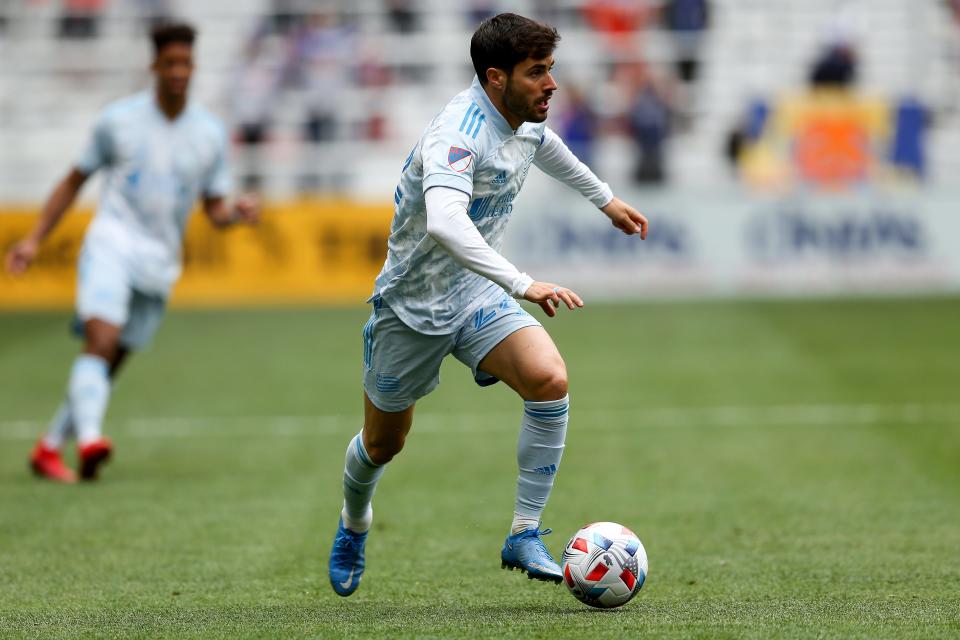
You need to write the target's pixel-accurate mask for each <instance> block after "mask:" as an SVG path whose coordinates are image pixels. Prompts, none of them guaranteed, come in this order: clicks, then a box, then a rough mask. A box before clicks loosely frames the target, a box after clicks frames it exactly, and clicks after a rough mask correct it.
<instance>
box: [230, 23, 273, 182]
mask: <svg viewBox="0 0 960 640" xmlns="http://www.w3.org/2000/svg"><path fill="white" fill-rule="evenodd" d="M285 67H286V51H285V42H284V41H283V39H281V38H279V37H278V36H266V37H263V36H259V35H257V36H255V37H254V39H253V40H252V41H251V42H250V43H249V44H248V46H247V48H246V51H245V53H244V59H243V61H242V62H241V64H240V66H239V68H238V69H237V72H236V76H235V78H234V82H233V87H232V91H231V93H232V96H231V100H230V102H231V104H232V105H233V110H234V113H233V121H234V123H235V124H236V127H237V142H238V143H239V144H240V145H241V147H243V149H244V151H243V156H244V157H243V162H241V163H240V164H241V166H242V168H241V173H242V175H243V178H242V182H243V185H244V188H245V189H250V190H257V189H259V188H260V186H261V181H262V176H261V169H260V166H261V164H260V160H261V158H260V156H261V145H262V144H263V143H264V142H266V140H267V138H268V136H269V133H270V125H271V120H272V116H273V109H274V106H275V103H276V97H277V93H278V91H279V90H280V88H281V86H282V84H283V82H282V79H283V76H284V71H285Z"/></svg>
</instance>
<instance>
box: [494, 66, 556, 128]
mask: <svg viewBox="0 0 960 640" xmlns="http://www.w3.org/2000/svg"><path fill="white" fill-rule="evenodd" d="M551 69H553V56H549V57H546V58H542V59H539V60H535V59H533V58H527V59H526V60H524V61H523V62H521V63H520V64H518V65H517V66H515V67H514V68H513V73H511V74H510V75H509V76H508V77H507V82H506V86H505V88H504V92H503V102H504V104H505V105H506V107H507V110H508V111H510V113H511V114H512V115H514V116H516V117H517V118H520V119H521V120H523V121H524V122H543V121H544V120H546V119H547V111H548V110H549V108H550V106H549V104H547V103H548V102H549V101H550V98H551V97H552V96H553V92H554V91H556V90H557V83H556V81H555V80H554V79H553V75H552V74H551V73H550V71H551Z"/></svg>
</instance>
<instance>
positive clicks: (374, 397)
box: [329, 13, 647, 596]
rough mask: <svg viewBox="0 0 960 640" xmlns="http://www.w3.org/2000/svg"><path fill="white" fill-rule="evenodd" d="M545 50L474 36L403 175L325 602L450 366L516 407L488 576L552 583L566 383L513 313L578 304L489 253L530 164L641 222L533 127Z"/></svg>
mask: <svg viewBox="0 0 960 640" xmlns="http://www.w3.org/2000/svg"><path fill="white" fill-rule="evenodd" d="M559 38H560V36H559V34H558V33H557V31H556V30H555V29H553V28H552V27H549V26H547V25H544V24H540V23H538V22H535V21H533V20H530V19H527V18H524V17H522V16H518V15H515V14H511V13H504V14H501V15H498V16H495V17H493V18H491V19H489V20H487V21H485V22H483V23H482V24H481V25H480V27H479V28H478V29H477V31H476V32H475V33H474V34H473V38H472V39H471V42H470V56H471V58H472V59H473V66H474V69H475V70H476V73H477V76H476V78H475V79H474V81H473V84H472V86H471V87H470V88H469V89H467V90H465V91H463V92H462V93H460V94H458V95H457V96H456V97H454V98H453V100H452V101H451V102H450V103H449V104H448V105H447V106H446V107H444V109H443V110H442V111H441V112H440V113H439V115H437V116H436V117H435V118H434V119H433V121H432V122H431V123H430V124H429V125H428V126H427V128H426V130H425V132H424V133H423V135H422V137H421V138H420V140H419V141H418V142H417V144H416V146H415V147H414V148H413V150H412V151H411V152H410V155H409V156H408V157H407V159H406V161H405V163H404V165H403V169H402V172H401V177H400V183H399V186H398V187H397V189H396V191H395V192H394V202H395V212H394V217H393V224H392V228H391V234H390V237H389V240H388V252H387V259H386V262H385V263H384V266H383V270H382V271H381V272H380V275H379V276H378V277H377V280H376V283H375V286H374V294H373V296H372V297H371V298H370V300H369V302H371V303H372V306H373V310H372V313H371V316H370V319H369V321H368V322H367V324H366V325H365V326H364V329H363V346H364V348H363V372H364V373H363V387H364V392H365V395H364V424H363V430H362V431H361V432H360V433H359V434H357V435H356V436H355V437H354V438H353V439H352V440H351V441H350V443H349V444H348V445H347V451H346V460H345V467H344V474H343V495H344V503H343V509H342V511H341V514H340V521H339V524H338V527H337V533H336V536H335V538H334V542H333V548H332V550H331V552H330V563H329V573H330V583H331V586H332V587H333V589H334V591H336V593H338V594H339V595H341V596H349V595H350V594H352V593H353V592H354V591H355V590H356V589H357V587H358V586H359V584H360V579H361V577H362V575H363V571H364V567H365V554H364V545H365V543H366V538H367V535H368V532H369V529H370V525H371V522H372V519H373V509H372V507H371V500H372V497H373V493H374V490H375V488H376V485H377V482H378V481H379V480H380V477H381V476H382V474H383V471H384V468H385V465H386V464H387V463H388V462H390V460H392V459H393V457H394V456H396V455H397V454H398V453H399V452H400V451H401V449H403V444H404V440H405V438H406V436H407V434H408V433H409V431H410V427H411V425H412V422H413V410H414V403H415V402H416V401H417V400H418V399H419V398H422V397H423V396H425V395H427V394H428V393H430V392H431V391H432V390H433V389H434V388H435V387H436V386H437V384H438V383H439V370H440V363H441V361H442V360H443V359H444V357H446V356H447V355H448V354H451V353H452V354H453V355H454V356H455V357H456V358H457V359H458V360H460V361H461V362H462V363H464V364H465V365H467V366H468V367H470V369H471V371H472V373H473V376H474V379H475V380H476V382H477V384H479V385H480V386H487V385H490V384H493V383H495V382H497V381H498V380H502V381H503V382H505V383H506V384H507V385H508V386H510V388H512V389H513V390H514V391H516V392H517V394H518V395H519V396H520V397H521V398H522V399H523V413H522V416H521V424H520V437H519V443H518V447H517V461H518V465H519V468H520V473H519V478H518V480H517V494H516V502H515V506H514V514H513V522H512V525H511V529H510V533H509V535H507V538H506V540H505V542H504V545H503V549H502V551H501V554H500V560H501V566H503V567H508V568H511V569H513V568H517V569H520V570H522V571H525V572H526V573H527V575H528V576H529V577H530V578H536V579H539V580H545V581H553V582H560V580H561V573H560V567H559V566H558V565H557V563H556V561H554V559H553V557H551V555H550V553H549V552H548V551H547V549H546V547H545V546H544V545H543V541H542V539H541V536H542V535H543V534H545V533H548V532H549V529H543V530H541V528H540V520H541V514H542V513H543V510H544V507H545V506H546V503H547V498H548V497H549V495H550V490H551V488H552V486H553V481H554V477H555V476H556V473H557V470H558V468H559V466H560V457H561V454H562V453H563V447H564V439H565V436H566V431H567V414H568V409H569V399H568V396H567V371H566V366H565V365H564V362H563V359H562V358H561V357H560V353H559V352H558V351H557V347H556V346H555V345H554V343H553V341H552V340H551V339H550V336H549V335H548V334H547V332H546V331H545V330H544V329H543V327H542V326H541V325H540V323H539V322H538V321H537V320H535V319H534V318H533V317H532V316H531V315H530V314H528V313H527V312H526V311H524V310H523V309H522V308H521V307H520V305H519V304H518V303H517V301H516V300H515V299H516V298H523V299H524V300H528V301H530V302H534V303H537V304H539V305H540V307H541V308H542V309H543V311H544V312H545V313H546V314H547V315H548V316H550V317H552V316H554V315H555V314H556V309H557V308H559V306H560V305H561V304H564V305H566V306H567V307H568V308H569V309H571V310H572V309H576V308H577V307H582V306H583V301H582V300H581V299H580V297H579V296H578V295H577V294H576V293H574V292H573V291H571V290H570V289H568V288H567V287H564V286H561V285H558V284H554V283H549V282H539V281H535V280H534V279H533V278H531V277H530V276H528V275H527V274H525V273H521V272H519V271H518V270H517V268H516V267H514V266H513V265H512V264H511V263H510V262H509V261H508V260H506V259H505V258H504V257H503V256H501V255H500V254H499V253H498V250H499V248H500V246H501V244H502V239H503V234H504V231H505V228H506V224H507V221H508V220H509V218H510V215H511V214H512V211H513V200H514V198H515V197H516V195H517V192H518V191H519V190H520V187H521V186H522V184H523V181H524V179H525V178H526V175H527V171H528V170H529V168H530V165H531V164H535V165H536V166H537V167H538V168H539V169H541V170H542V171H545V172H546V173H547V174H549V175H550V176H552V177H554V178H556V179H557V180H559V181H561V182H563V183H565V184H567V185H569V186H571V187H573V188H574V189H576V190H577V191H579V192H580V193H581V194H582V195H583V196H584V197H585V198H587V199H588V200H589V201H590V202H592V203H593V204H594V205H596V206H597V207H598V208H599V209H600V210H601V211H602V212H603V213H604V214H606V216H607V217H608V218H609V219H610V221H611V222H612V223H613V225H614V226H615V227H617V228H618V229H620V230H621V231H623V232H624V233H626V234H628V235H630V234H640V237H641V238H645V237H646V233H647V220H646V218H645V217H644V216H642V215H641V214H640V213H638V212H637V211H636V210H634V209H633V208H632V207H630V206H629V205H627V204H626V203H624V202H622V201H621V200H619V199H617V198H615V197H613V194H612V193H611V191H610V188H609V187H608V186H607V185H606V184H605V183H603V182H601V181H600V180H599V179H598V178H597V177H596V176H595V175H594V174H593V173H592V172H591V171H590V169H588V168H587V167H586V166H585V165H584V164H583V163H581V162H580V161H579V160H577V158H576V157H575V156H574V155H573V154H572V153H571V152H570V151H569V149H567V147H566V145H564V143H563V142H562V141H561V140H560V138H559V137H558V136H557V135H556V134H555V133H554V132H553V131H551V130H550V129H549V128H547V127H546V126H545V125H544V124H543V123H544V121H545V120H546V119H547V113H548V111H549V101H550V98H551V96H552V95H553V92H554V91H556V90H557V84H556V82H555V81H554V79H553V76H552V75H551V69H552V67H553V51H554V49H555V48H556V45H557V42H558V41H559Z"/></svg>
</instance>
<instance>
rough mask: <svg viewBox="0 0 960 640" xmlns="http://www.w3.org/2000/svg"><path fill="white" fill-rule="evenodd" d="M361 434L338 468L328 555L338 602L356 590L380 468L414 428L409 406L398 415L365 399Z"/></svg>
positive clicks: (364, 558)
mask: <svg viewBox="0 0 960 640" xmlns="http://www.w3.org/2000/svg"><path fill="white" fill-rule="evenodd" d="M363 401H364V422H363V431H361V432H360V433H358V434H357V435H355V436H354V437H353V439H352V440H350V443H349V444H348V445H347V452H346V456H345V460H344V467H343V509H342V510H341V512H340V522H339V524H338V526H337V534H336V536H335V537H334V540H333V547H332V549H331V550H330V567H329V574H330V585H331V586H332V587H333V590H334V591H335V592H336V593H337V594H338V595H341V596H349V595H350V594H352V593H353V592H354V591H356V590H357V587H359V586H360V579H361V578H362V577H363V571H364V569H365V567H366V556H365V553H364V545H365V544H366V541H367V534H368V532H369V531H370V525H371V523H372V522H373V506H372V501H373V494H374V492H375V491H376V488H377V482H379V480H380V477H381V476H382V475H383V471H384V469H385V466H384V465H386V464H387V463H388V462H389V461H390V460H392V459H393V457H394V456H395V455H396V454H397V453H399V452H400V450H401V449H402V448H403V442H404V440H405V439H406V436H407V433H409V432H410V426H411V425H412V424H413V405H411V406H409V407H407V408H406V409H404V410H402V411H397V412H387V411H382V410H381V409H378V408H377V407H376V405H374V404H373V403H372V402H371V401H370V398H369V397H368V396H367V394H366V393H364V396H363Z"/></svg>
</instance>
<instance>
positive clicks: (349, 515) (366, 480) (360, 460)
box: [340, 431, 386, 533]
mask: <svg viewBox="0 0 960 640" xmlns="http://www.w3.org/2000/svg"><path fill="white" fill-rule="evenodd" d="M385 468H386V467H384V466H383V465H377V464H374V463H373V461H372V460H370V456H368V455H367V450H366V449H365V448H364V447H363V432H362V431H361V432H360V433H358V434H357V435H355V436H354V437H353V440H351V441H350V444H348V445H347V455H346V459H345V460H344V464H343V511H342V512H341V514H340V515H341V516H342V517H343V525H344V526H345V527H346V528H348V529H350V530H351V531H355V532H357V533H363V532H365V531H366V530H367V529H369V528H370V523H371V522H372V521H373V507H372V506H371V504H370V503H371V501H372V500H373V492H374V491H376V489H377V481H378V480H380V476H382V475H383V470H384V469H385Z"/></svg>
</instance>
